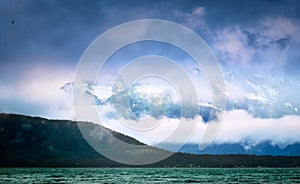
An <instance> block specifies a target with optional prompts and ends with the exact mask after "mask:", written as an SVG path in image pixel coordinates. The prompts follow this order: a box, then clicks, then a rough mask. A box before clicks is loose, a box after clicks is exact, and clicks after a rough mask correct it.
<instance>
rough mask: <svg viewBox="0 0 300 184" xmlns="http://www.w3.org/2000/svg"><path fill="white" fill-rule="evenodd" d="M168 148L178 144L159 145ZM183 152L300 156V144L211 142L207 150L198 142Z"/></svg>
mask: <svg viewBox="0 0 300 184" xmlns="http://www.w3.org/2000/svg"><path fill="white" fill-rule="evenodd" d="M157 146H158V147H162V148H165V149H168V150H176V148H177V146H176V145H172V144H168V145H166V144H165V145H157ZM179 152H183V153H192V154H215V155H219V154H251V155H272V156H300V144H299V143H294V144H291V145H287V146H286V147H285V148H280V147H279V146H278V145H274V144H272V142H271V141H265V142H261V143H258V144H255V145H252V144H251V143H247V142H243V143H222V144H214V143H212V144H210V145H209V146H208V147H207V148H206V149H205V150H199V145H198V144H191V143H190V144H185V145H184V146H182V148H181V149H180V150H179Z"/></svg>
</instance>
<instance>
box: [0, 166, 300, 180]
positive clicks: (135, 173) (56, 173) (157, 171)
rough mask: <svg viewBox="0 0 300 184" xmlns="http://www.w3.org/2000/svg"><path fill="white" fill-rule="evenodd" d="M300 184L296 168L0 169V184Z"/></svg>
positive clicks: (299, 170)
mask: <svg viewBox="0 0 300 184" xmlns="http://www.w3.org/2000/svg"><path fill="white" fill-rule="evenodd" d="M197 182H201V183H242V182H246V183H300V168H298V169H297V168H0V183H197Z"/></svg>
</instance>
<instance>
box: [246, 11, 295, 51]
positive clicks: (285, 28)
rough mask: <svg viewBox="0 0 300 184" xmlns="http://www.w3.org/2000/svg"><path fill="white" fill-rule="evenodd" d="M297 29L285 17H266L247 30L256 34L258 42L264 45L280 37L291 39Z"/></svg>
mask: <svg viewBox="0 0 300 184" xmlns="http://www.w3.org/2000/svg"><path fill="white" fill-rule="evenodd" d="M297 29H299V28H298V27H297V25H296V24H295V23H294V22H293V21H292V20H291V19H288V18H286V17H266V18H264V19H262V20H260V21H259V24H258V26H257V27H255V28H251V29H249V30H250V32H252V33H254V34H256V36H257V42H258V43H260V44H262V45H265V44H270V43H271V42H274V41H278V40H280V39H288V38H292V40H293V38H294V37H295V36H296V35H297V34H296V32H297ZM298 31H299V30H298Z"/></svg>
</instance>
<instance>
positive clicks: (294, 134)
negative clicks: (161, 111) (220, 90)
mask: <svg viewBox="0 0 300 184" xmlns="http://www.w3.org/2000/svg"><path fill="white" fill-rule="evenodd" d="M110 108H111V107H110ZM105 109H106V110H104V111H106V112H108V111H109V109H108V108H105ZM100 119H101V122H103V124H104V125H105V126H106V127H108V128H111V129H113V130H115V131H118V132H121V133H124V134H127V135H129V136H132V137H134V138H136V139H138V140H140V141H142V142H144V143H147V144H152V145H153V144H157V143H162V142H163V141H165V139H167V138H168V137H169V136H171V135H172V133H174V131H175V130H176V129H177V127H178V125H179V124H180V123H183V124H186V125H188V126H191V125H192V124H193V123H192V121H196V122H197V124H196V126H195V127H194V133H193V134H191V138H190V140H189V141H188V142H190V143H196V144H200V141H201V139H202V137H203V135H204V131H205V129H206V128H207V124H205V123H204V122H203V120H202V118H201V116H197V117H196V118H195V119H186V118H181V119H180V120H179V119H169V118H166V117H164V118H162V119H161V123H160V125H159V126H157V127H155V128H153V129H151V130H148V131H138V130H133V129H130V128H128V127H126V126H125V125H124V124H122V123H120V122H119V120H118V119H110V118H108V117H107V116H104V115H103V114H102V115H101V114H100ZM137 123H143V121H138V122H137ZM189 128H193V127H189ZM299 130H300V116H284V117H282V118H279V119H271V118H270V119H260V118H254V117H253V116H251V115H250V114H248V113H247V112H246V111H244V110H233V111H229V112H225V113H224V116H223V119H222V124H221V128H220V130H219V132H218V134H217V135H216V137H215V139H214V140H213V142H214V143H216V144H221V143H242V142H245V141H246V142H248V143H249V142H250V143H252V144H253V145H255V144H258V143H261V142H263V141H271V142H272V144H276V145H278V146H279V147H281V148H284V147H286V146H287V145H289V144H293V143H295V142H300V134H299ZM185 131H186V129H182V130H179V133H178V134H177V135H176V139H174V138H173V139H172V142H168V143H183V142H184V141H185V140H182V139H181V137H182V136H181V135H180V132H182V133H184V132H185ZM165 143H166V142H165ZM246 146H251V145H246Z"/></svg>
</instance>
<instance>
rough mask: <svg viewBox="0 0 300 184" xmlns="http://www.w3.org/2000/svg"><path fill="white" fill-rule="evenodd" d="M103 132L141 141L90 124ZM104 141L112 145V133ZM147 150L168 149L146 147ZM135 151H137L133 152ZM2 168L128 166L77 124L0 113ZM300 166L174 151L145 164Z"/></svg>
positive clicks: (291, 160) (299, 161)
mask: <svg viewBox="0 0 300 184" xmlns="http://www.w3.org/2000/svg"><path fill="white" fill-rule="evenodd" d="M89 125H90V126H91V127H97V128H99V129H100V130H101V131H103V132H104V135H106V133H105V132H107V131H110V132H111V133H112V134H113V135H114V136H115V137H117V138H118V139H120V140H122V141H124V142H127V143H130V144H142V143H140V142H139V141H137V140H135V139H133V138H131V137H128V136H125V135H123V134H120V133H118V132H114V131H112V130H108V129H106V128H104V127H101V126H100V125H96V124H93V123H89ZM103 141H104V142H103V144H106V145H108V144H111V142H110V141H111V140H110V137H109V136H106V137H105V138H104V139H103ZM147 149H151V150H155V151H161V152H165V151H163V150H159V149H155V148H153V147H147ZM132 154H134V153H132ZM0 166H1V167H128V165H123V164H119V163H117V162H114V161H111V160H109V159H107V158H105V157H103V156H102V155H100V154H99V153H98V152H96V151H95V150H94V149H93V148H92V147H91V146H90V145H89V144H88V143H87V142H86V140H85V139H84V138H83V136H82V134H81V132H80V130H79V128H78V126H77V123H76V122H74V121H67V120H47V119H44V118H39V117H29V116H23V115H16V114H3V113H2V114H0ZM191 166H193V167H299V166H300V157H283V156H280V157H279V156H278V157H274V156H255V155H193V154H185V153H175V154H173V155H172V156H171V157H169V158H167V159H165V160H163V161H160V162H158V163H154V164H151V165H146V166H142V167H191Z"/></svg>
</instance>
